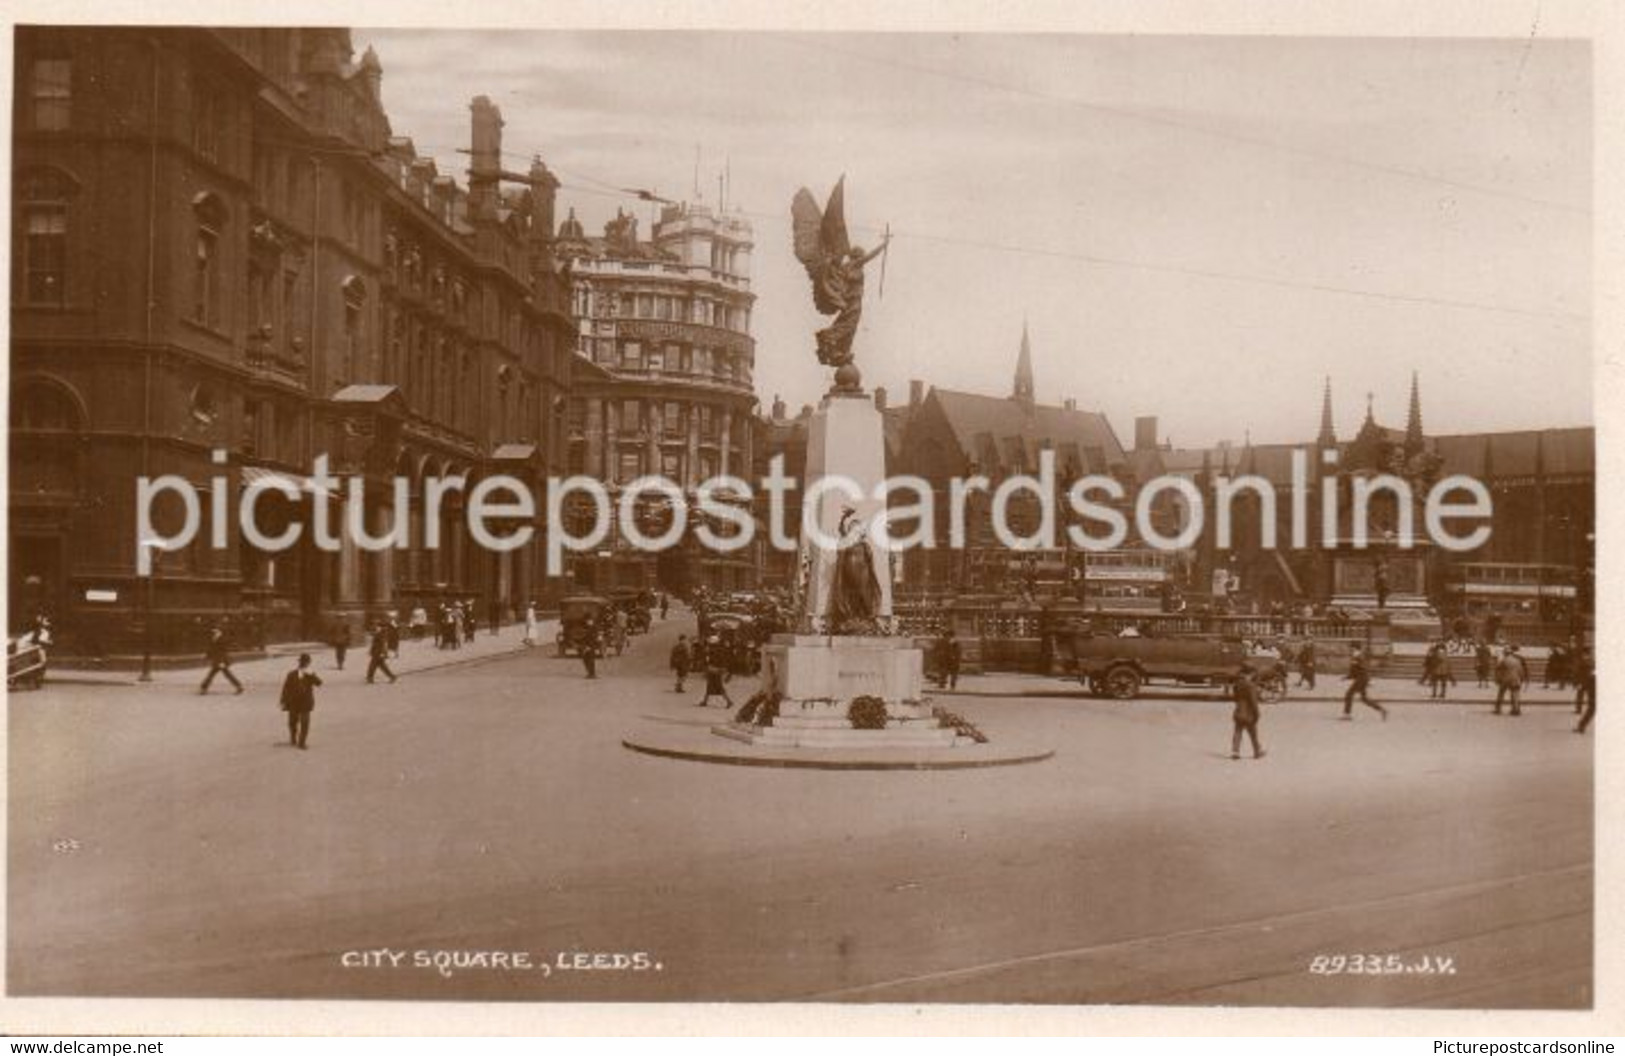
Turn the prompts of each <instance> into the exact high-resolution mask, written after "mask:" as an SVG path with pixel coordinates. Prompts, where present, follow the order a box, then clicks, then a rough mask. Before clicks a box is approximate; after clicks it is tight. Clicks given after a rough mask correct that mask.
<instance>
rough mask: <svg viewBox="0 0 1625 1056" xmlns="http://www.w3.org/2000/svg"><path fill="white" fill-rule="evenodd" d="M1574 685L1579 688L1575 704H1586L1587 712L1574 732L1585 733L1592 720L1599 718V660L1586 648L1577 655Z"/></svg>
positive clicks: (1575, 695)
mask: <svg viewBox="0 0 1625 1056" xmlns="http://www.w3.org/2000/svg"><path fill="white" fill-rule="evenodd" d="M1574 684H1575V686H1576V687H1577V688H1576V689H1575V692H1574V703H1575V704H1579V703H1580V702H1581V701H1584V702H1585V711H1584V712H1582V713H1581V715H1580V724H1579V725H1578V726H1576V727H1574V732H1575V733H1584V732H1586V727H1588V726H1590V725H1591V720H1592V719H1594V718H1596V717H1597V658H1596V656H1595V655H1594V654H1593V653H1592V652H1591V650H1590V649H1587V648H1585V647H1584V646H1582V647H1580V649H1579V650H1578V651H1577V652H1576V653H1575V657H1574Z"/></svg>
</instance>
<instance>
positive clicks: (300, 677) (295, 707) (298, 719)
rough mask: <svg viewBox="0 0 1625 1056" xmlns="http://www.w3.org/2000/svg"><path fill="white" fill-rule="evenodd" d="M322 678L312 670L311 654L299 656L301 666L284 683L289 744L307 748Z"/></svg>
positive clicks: (283, 703) (290, 672)
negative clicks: (311, 718)
mask: <svg viewBox="0 0 1625 1056" xmlns="http://www.w3.org/2000/svg"><path fill="white" fill-rule="evenodd" d="M321 684H322V679H321V676H320V675H318V674H316V672H314V671H312V670H311V669H310V654H309V653H300V654H299V666H298V667H297V668H296V669H294V670H292V671H289V672H288V677H287V678H286V679H284V680H283V682H282V710H283V711H285V712H287V713H288V743H289V744H291V745H293V746H294V747H296V748H303V747H305V741H306V740H307V739H308V738H309V737H310V713H311V712H312V711H315V710H316V687H317V686H319V685H321Z"/></svg>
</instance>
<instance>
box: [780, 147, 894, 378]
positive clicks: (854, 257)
mask: <svg viewBox="0 0 1625 1056" xmlns="http://www.w3.org/2000/svg"><path fill="white" fill-rule="evenodd" d="M845 186H846V177H845V176H842V177H841V178H840V180H838V181H837V182H836V184H835V189H834V190H832V191H830V192H829V203H828V204H827V205H826V206H825V207H824V209H823V211H822V212H820V211H819V209H818V202H817V200H816V199H814V198H813V196H812V192H811V191H809V190H807V188H805V187H803V188H801V190H799V191H797V192H796V196H795V199H794V200H793V201H792V202H791V203H790V216H791V219H792V221H793V222H794V226H795V248H796V259H797V260H799V261H801V263H802V266H803V267H805V268H806V269H807V276H808V278H810V279H812V288H813V304H814V305H816V306H817V308H818V310H819V311H820V312H822V313H824V314H825V315H834V316H835V321H834V322H832V323H830V324H829V325H828V326H826V327H825V328H824V329H822V330H820V331H818V362H820V363H822V364H824V365H825V366H831V367H835V368H836V372H835V380H836V386H837V387H838V388H841V389H856V388H857V387H858V372H857V368H856V367H854V366H852V338H853V337H854V336H856V334H857V332H858V319H859V317H861V316H862V315H863V269H864V266H865V265H867V264H868V263H869V262H870V261H871V260H874V259H875V257H877V256H879V255H880V254H881V253H883V252H885V250H886V247H887V245H889V244H890V242H891V238H890V236H887V238H886V240H885V241H883V242H882V243H881V244H880V245H879V246H877V247H875V248H874V249H873V250H871V251H869V252H868V253H865V252H864V251H863V248H862V247H861V246H854V245H852V244H851V243H850V242H849V241H848V239H847V236H846V207H845V191H844V188H845Z"/></svg>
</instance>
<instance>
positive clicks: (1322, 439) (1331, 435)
mask: <svg viewBox="0 0 1625 1056" xmlns="http://www.w3.org/2000/svg"><path fill="white" fill-rule="evenodd" d="M1315 443H1316V444H1318V445H1319V446H1321V447H1335V446H1337V433H1336V432H1335V431H1334V430H1333V429H1332V376H1331V375H1330V374H1328V375H1326V390H1325V392H1323V393H1322V394H1321V397H1320V435H1319V436H1317V437H1315Z"/></svg>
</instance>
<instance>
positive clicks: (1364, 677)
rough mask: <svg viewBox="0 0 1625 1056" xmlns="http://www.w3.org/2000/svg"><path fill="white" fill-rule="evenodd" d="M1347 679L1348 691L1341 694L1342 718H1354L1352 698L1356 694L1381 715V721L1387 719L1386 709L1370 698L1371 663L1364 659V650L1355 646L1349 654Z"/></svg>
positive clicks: (1348, 719) (1362, 701)
mask: <svg viewBox="0 0 1625 1056" xmlns="http://www.w3.org/2000/svg"><path fill="white" fill-rule="evenodd" d="M1346 677H1347V678H1348V680H1349V688H1348V692H1347V693H1344V694H1343V718H1344V720H1346V721H1353V719H1354V714H1353V712H1354V698H1355V697H1356V696H1358V697H1359V698H1360V702H1361V703H1362V704H1364V705H1365V706H1366V707H1368V708H1371V709H1373V710H1375V711H1376V712H1378V713H1379V714H1380V715H1382V721H1384V722H1387V721H1388V709H1387V708H1385V707H1383V706H1382V705H1381V704H1378V703H1377V702H1376V701H1374V700H1372V699H1371V693H1370V686H1371V665H1370V663H1369V661H1367V660H1366V656H1365V652H1364V651H1363V650H1361V649H1360V648H1359V646H1355V648H1354V651H1353V652H1352V653H1351V654H1349V673H1348V675H1347V676H1346Z"/></svg>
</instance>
